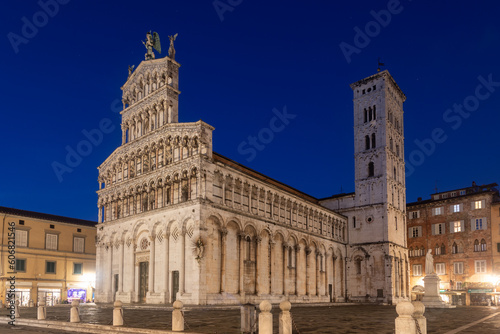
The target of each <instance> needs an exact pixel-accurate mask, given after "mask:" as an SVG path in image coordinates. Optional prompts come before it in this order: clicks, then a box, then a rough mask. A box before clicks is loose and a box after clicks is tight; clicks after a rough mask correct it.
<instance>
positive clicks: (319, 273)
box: [316, 251, 321, 297]
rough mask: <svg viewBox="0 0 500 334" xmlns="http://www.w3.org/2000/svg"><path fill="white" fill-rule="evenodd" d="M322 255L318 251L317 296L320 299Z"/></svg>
mask: <svg viewBox="0 0 500 334" xmlns="http://www.w3.org/2000/svg"><path fill="white" fill-rule="evenodd" d="M318 262H321V253H320V252H319V251H316V296H318V297H319V288H320V280H321V279H320V275H321V272H320V269H321V263H318Z"/></svg>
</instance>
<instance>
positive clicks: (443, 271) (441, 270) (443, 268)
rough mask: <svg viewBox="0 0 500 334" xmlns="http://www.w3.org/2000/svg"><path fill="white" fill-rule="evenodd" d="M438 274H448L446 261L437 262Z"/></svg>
mask: <svg viewBox="0 0 500 334" xmlns="http://www.w3.org/2000/svg"><path fill="white" fill-rule="evenodd" d="M436 274H438V275H445V274H446V266H445V264H444V263H436Z"/></svg>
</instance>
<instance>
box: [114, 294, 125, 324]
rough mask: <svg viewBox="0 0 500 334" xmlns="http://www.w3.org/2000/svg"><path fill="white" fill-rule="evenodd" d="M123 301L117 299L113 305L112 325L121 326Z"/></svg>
mask: <svg viewBox="0 0 500 334" xmlns="http://www.w3.org/2000/svg"><path fill="white" fill-rule="evenodd" d="M122 305H123V303H122V302H121V301H119V300H117V301H116V302H115V303H114V304H113V306H114V309H113V326H123V308H122Z"/></svg>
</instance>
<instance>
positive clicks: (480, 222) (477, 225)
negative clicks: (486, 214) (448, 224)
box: [471, 218, 486, 231]
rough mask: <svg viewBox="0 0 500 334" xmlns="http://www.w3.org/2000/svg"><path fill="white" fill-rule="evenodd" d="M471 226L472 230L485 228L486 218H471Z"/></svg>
mask: <svg viewBox="0 0 500 334" xmlns="http://www.w3.org/2000/svg"><path fill="white" fill-rule="evenodd" d="M471 227H472V230H473V231H476V230H486V218H473V219H472V222H471Z"/></svg>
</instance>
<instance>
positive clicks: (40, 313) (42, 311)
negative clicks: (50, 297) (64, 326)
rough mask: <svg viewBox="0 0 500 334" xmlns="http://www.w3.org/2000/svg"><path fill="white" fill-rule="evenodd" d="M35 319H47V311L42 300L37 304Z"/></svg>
mask: <svg viewBox="0 0 500 334" xmlns="http://www.w3.org/2000/svg"><path fill="white" fill-rule="evenodd" d="M36 318H37V319H38V320H45V319H46V318H47V309H46V308H45V301H44V300H42V301H41V302H40V303H38V309H37V313H36Z"/></svg>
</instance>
